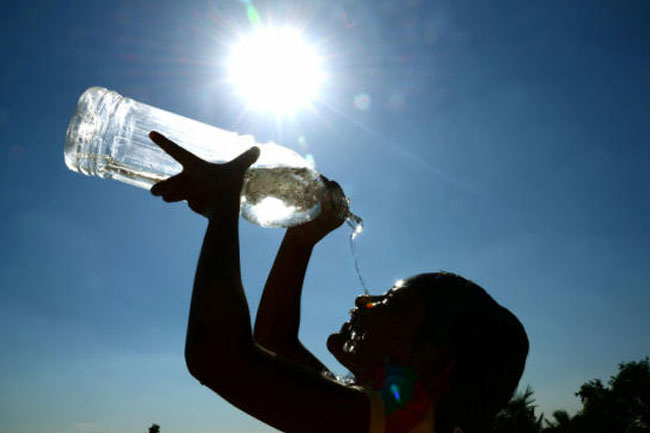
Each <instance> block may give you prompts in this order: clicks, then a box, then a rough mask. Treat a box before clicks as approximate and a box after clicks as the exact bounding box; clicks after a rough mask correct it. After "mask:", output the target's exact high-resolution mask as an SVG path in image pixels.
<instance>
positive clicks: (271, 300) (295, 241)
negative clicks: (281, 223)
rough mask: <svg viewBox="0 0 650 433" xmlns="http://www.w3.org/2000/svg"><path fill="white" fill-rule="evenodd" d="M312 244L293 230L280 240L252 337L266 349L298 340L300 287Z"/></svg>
mask: <svg viewBox="0 0 650 433" xmlns="http://www.w3.org/2000/svg"><path fill="white" fill-rule="evenodd" d="M314 244H315V242H314V241H312V240H309V239H306V238H305V237H303V236H301V235H300V233H299V232H298V231H296V230H295V229H289V230H287V233H286V234H285V236H284V239H283V240H282V244H281V245H280V249H279V251H278V254H277V256H276V258H275V261H274V263H273V267H272V269H271V272H270V273H269V276H268V278H267V280H266V285H265V286H264V292H263V294H262V299H261V300H260V305H259V307H258V310H257V317H256V320H255V340H256V341H257V342H258V343H259V344H260V345H262V346H264V347H266V348H267V349H270V350H274V351H277V350H278V349H279V348H281V347H282V346H285V347H286V346H287V345H292V344H296V343H298V330H299V326H300V299H301V295H302V286H303V282H304V279H305V273H306V271H307V265H308V263H309V259H310V257H311V253H312V250H313V247H314Z"/></svg>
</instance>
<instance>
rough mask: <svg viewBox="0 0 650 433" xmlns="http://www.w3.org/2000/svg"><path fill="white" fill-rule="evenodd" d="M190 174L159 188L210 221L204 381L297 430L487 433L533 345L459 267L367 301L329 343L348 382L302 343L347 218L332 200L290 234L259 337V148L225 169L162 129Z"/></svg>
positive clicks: (200, 366)
mask: <svg viewBox="0 0 650 433" xmlns="http://www.w3.org/2000/svg"><path fill="white" fill-rule="evenodd" d="M150 138H151V140H152V141H154V142H155V143H156V144H158V145H159V146H160V147H161V148H162V149H163V150H164V151H165V152H167V153H168V154H169V155H170V156H172V157H173V158H174V159H176V160H177V161H178V162H179V163H180V164H181V165H182V166H183V170H182V171H181V173H179V174H178V175H176V176H173V177H171V178H169V179H167V180H165V181H162V182H159V183H157V184H156V185H154V186H153V187H152V188H151V192H152V194H154V195H156V196H161V197H162V198H163V200H165V201H168V202H175V201H182V200H186V201H187V203H188V205H189V207H190V208H191V209H192V210H194V211H195V212H197V213H199V214H201V215H204V216H205V217H207V218H208V227H207V230H206V234H205V238H204V241H203V246H202V249H201V254H200V257H199V262H198V265H197V269H196V276H195V281H194V289H193V293H192V301H191V307H190V317H189V323H188V329H187V339H186V347H185V359H186V362H187V366H188V369H189V371H190V373H191V374H192V375H193V376H194V377H195V378H196V379H198V380H199V381H200V382H201V383H202V384H203V385H205V386H207V387H209V388H210V389H212V390H213V391H214V392H216V393H217V394H219V395H220V396H222V397H223V398H224V399H226V400H227V401H229V402H230V403H232V404H233V405H235V406H236V407H238V408H240V409H241V410H243V411H245V412H246V413H248V414H250V415H252V416H254V417H256V418H257V419H259V420H261V421H263V422H265V423H266V424H268V425H270V426H273V427H275V428H277V429H278V430H281V431H284V432H296V433H297V432H301V433H304V432H309V433H319V432H323V433H331V432H339V433H343V432H355V433H358V432H364V433H365V432H370V433H381V432H386V433H410V432H412V433H416V432H417V433H423V432H427V433H432V432H434V431H436V432H438V433H452V432H453V433H459V432H466V433H472V432H480V431H483V430H485V429H487V428H488V427H489V425H490V422H491V420H492V419H493V418H494V415H495V414H496V412H497V411H498V410H500V409H501V408H502V407H503V406H504V405H505V404H506V403H507V402H508V400H509V399H510V397H511V395H512V393H513V392H514V390H515V388H516V386H517V383H518V382H519V379H520V377H521V374H522V372H523V368H524V364H525V359H526V356H527V353H528V339H527V337H526V333H525V331H524V329H523V326H522V325H521V323H520V322H519V321H518V320H517V318H516V317H515V316H514V315H513V314H512V313H510V312H509V311H508V310H507V309H505V308H503V307H501V306H500V305H499V304H497V303H496V302H495V301H494V300H493V299H492V298H491V297H490V296H489V295H488V294H487V293H486V292H485V291H484V290H483V289H482V288H480V287H479V286H477V285H476V284H474V283H472V282H470V281H468V280H466V279H464V278H462V277H460V276H458V275H454V274H450V273H444V272H438V273H429V274H420V275H416V276H413V277H410V278H406V279H404V280H400V281H398V282H397V283H396V284H395V285H394V286H393V287H392V288H391V289H390V290H388V291H387V292H386V293H385V294H383V295H379V296H360V297H358V298H357V299H356V301H355V308H354V309H353V310H352V311H351V319H350V321H349V322H346V323H345V324H343V326H342V327H341V329H340V331H339V332H337V333H334V334H332V335H331V336H330V337H329V338H328V341H327V347H328V349H329V350H330V352H331V353H332V354H333V355H334V356H335V357H336V358H337V359H338V360H339V361H340V362H341V364H343V365H344V366H345V367H347V368H348V369H349V370H350V372H351V373H352V374H353V375H354V381H353V382H352V383H343V382H342V381H339V380H337V379H336V378H335V377H334V376H333V375H332V374H331V373H329V372H328V370H327V368H326V367H325V366H324V365H323V364H322V363H321V362H320V361H319V360H318V359H317V358H316V357H315V356H314V355H313V354H311V353H310V352H309V351H308V350H307V349H306V348H305V347H304V346H303V345H302V344H301V343H300V341H299V339H298V328H299V321H300V297H301V292H302V284H303V280H304V276H305V272H306V269H307V264H308V262H309V258H310V256H311V252H312V249H313V247H314V246H315V245H316V244H317V243H318V242H319V241H320V240H321V239H322V238H323V237H325V236H326V235H327V234H328V233H329V232H331V231H332V230H334V229H336V228H337V227H338V226H340V225H341V223H342V222H343V219H342V217H341V216H340V212H337V209H336V206H335V204H334V202H335V201H336V200H335V199H334V197H336V196H337V195H339V194H340V193H341V192H340V189H339V187H338V185H337V184H336V183H335V182H330V181H328V180H325V182H326V185H327V188H328V194H327V197H326V198H325V200H324V202H323V204H322V212H321V214H320V216H319V217H317V218H316V219H315V220H313V221H311V222H309V223H306V224H303V225H301V226H297V227H292V228H289V229H288V230H287V232H286V235H285V237H284V239H283V241H282V245H281V246H280V250H279V251H278V254H277V257H276V259H275V262H274V264H273V268H272V269H271V272H270V274H269V277H268V279H267V282H266V285H265V287H264V293H263V295H262V300H261V302H260V306H259V308H258V313H257V318H256V322H255V329H254V332H253V330H252V329H251V325H250V314H249V311H248V306H247V302H246V297H245V294H244V290H243V287H242V282H241V273H240V264H239V239H238V236H239V234H238V221H239V202H240V192H241V188H242V185H243V178H244V173H245V171H246V169H247V168H248V167H249V166H250V165H252V164H253V163H254V162H255V160H256V159H257V157H258V155H259V149H257V148H251V149H249V150H248V151H247V152H245V153H243V154H242V155H240V156H239V157H237V158H235V159H234V160H233V161H230V162H228V163H225V164H212V163H208V162H206V161H203V160H201V159H200V158H198V157H196V156H195V155H193V154H191V153H189V152H187V151H186V150H184V149H182V148H181V147H179V146H177V145H176V144H175V143H173V142H172V141H170V140H168V139H167V138H165V137H163V136H162V135H160V134H158V133H156V132H152V133H151V134H150Z"/></svg>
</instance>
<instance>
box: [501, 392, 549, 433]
mask: <svg viewBox="0 0 650 433" xmlns="http://www.w3.org/2000/svg"><path fill="white" fill-rule="evenodd" d="M534 403H535V399H534V398H533V390H532V388H531V387H530V386H528V387H526V389H525V390H524V391H523V392H520V393H516V394H515V395H514V396H513V397H512V399H511V400H510V402H508V404H507V405H506V407H505V408H503V409H502V410H501V411H500V412H499V413H498V414H497V416H496V418H495V420H494V428H493V432H494V433H538V432H540V431H541V429H542V415H540V416H539V417H538V416H536V415H535V404H534Z"/></svg>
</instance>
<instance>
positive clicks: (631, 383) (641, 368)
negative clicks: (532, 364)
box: [493, 357, 650, 433]
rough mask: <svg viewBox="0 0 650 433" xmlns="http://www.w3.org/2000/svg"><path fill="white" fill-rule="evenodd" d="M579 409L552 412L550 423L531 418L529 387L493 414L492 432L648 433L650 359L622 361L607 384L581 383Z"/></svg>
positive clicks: (532, 414)
mask: <svg viewBox="0 0 650 433" xmlns="http://www.w3.org/2000/svg"><path fill="white" fill-rule="evenodd" d="M576 396H578V397H579V398H580V401H581V402H582V409H580V410H579V411H578V413H576V414H575V415H574V416H571V415H570V414H569V413H568V412H567V411H565V410H556V411H555V412H553V414H552V417H553V419H552V420H548V419H544V416H543V414H542V415H540V416H539V417H537V416H536V415H535V405H534V402H535V400H534V398H533V391H532V389H531V388H530V387H527V388H526V390H525V391H524V392H522V393H517V394H515V396H514V397H513V398H512V400H511V401H510V402H509V403H508V405H507V406H506V407H505V408H504V409H503V410H502V411H501V412H500V413H499V414H498V415H497V417H496V419H495V423H494V428H493V433H515V432H517V433H650V360H649V359H648V358H647V357H646V358H644V359H642V360H640V361H632V362H623V363H621V364H619V366H618V373H617V374H616V375H615V376H612V377H611V378H610V379H609V381H608V384H607V385H604V384H603V382H602V381H601V380H600V379H593V380H590V381H588V382H586V383H584V384H583V385H582V386H581V387H580V390H579V391H578V392H577V393H576Z"/></svg>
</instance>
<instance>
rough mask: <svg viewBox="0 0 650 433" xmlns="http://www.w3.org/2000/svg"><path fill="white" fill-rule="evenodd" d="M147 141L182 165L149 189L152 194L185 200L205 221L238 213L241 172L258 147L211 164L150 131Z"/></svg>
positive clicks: (248, 165) (242, 172)
mask: <svg viewBox="0 0 650 433" xmlns="http://www.w3.org/2000/svg"><path fill="white" fill-rule="evenodd" d="M149 138H150V139H151V141H153V142H154V143H156V144H157V145H158V146H160V148H161V149H162V150H164V151H165V152H166V153H167V154H169V156H171V157H172V158H174V159H175V160H176V161H178V162H179V163H180V164H181V165H182V166H183V170H182V171H181V172H180V173H179V174H177V175H175V176H172V177H170V178H169V179H166V180H163V181H160V182H158V183H156V184H155V185H154V186H153V187H152V188H151V193H152V194H153V195H155V196H162V199H163V200H165V201H166V202H176V201H181V200H187V204H188V205H189V207H190V208H191V209H192V210H193V211H194V212H196V213H198V214H201V215H203V216H205V217H207V218H212V217H215V216H217V215H222V214H232V213H235V214H239V201H240V194H241V189H242V185H243V183H244V173H245V172H246V170H247V169H248V167H250V166H251V165H252V164H253V163H254V162H255V161H256V160H257V158H258V157H259V154H260V150H259V148H257V147H252V148H250V149H248V150H247V151H246V152H244V153H242V154H241V155H239V156H238V157H237V158H235V159H233V160H232V161H230V162H227V163H224V164H213V163H210V162H207V161H204V160H203V159H201V158H199V157H198V156H196V155H194V154H193V153H191V152H188V151H187V150H185V149H183V148H182V147H180V146H179V145H177V144H176V143H174V142H173V141H171V140H169V139H168V138H167V137H165V136H163V135H162V134H160V133H158V132H155V131H152V132H150V133H149Z"/></svg>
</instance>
